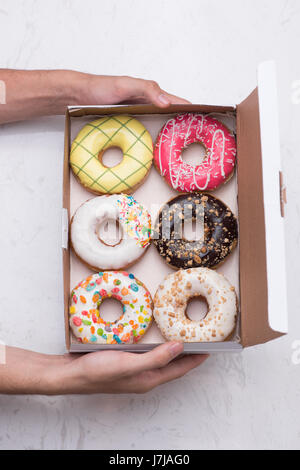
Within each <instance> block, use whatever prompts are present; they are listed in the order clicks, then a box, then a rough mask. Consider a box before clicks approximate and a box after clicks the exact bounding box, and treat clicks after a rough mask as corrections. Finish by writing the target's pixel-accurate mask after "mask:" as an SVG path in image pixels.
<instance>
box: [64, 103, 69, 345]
mask: <svg viewBox="0 0 300 470" xmlns="http://www.w3.org/2000/svg"><path fill="white" fill-rule="evenodd" d="M69 151H70V116H69V113H68V111H67V112H66V120H65V142H64V164H63V208H64V209H66V210H67V212H68V216H69V217H70V169H69ZM63 280H64V314H65V332H66V346H67V349H69V348H70V335H69V318H68V316H69V294H70V251H69V249H68V247H67V248H63Z"/></svg>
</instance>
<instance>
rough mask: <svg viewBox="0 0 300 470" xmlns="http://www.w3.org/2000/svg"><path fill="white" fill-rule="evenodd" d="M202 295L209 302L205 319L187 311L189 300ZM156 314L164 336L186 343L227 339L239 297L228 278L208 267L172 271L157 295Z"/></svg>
mask: <svg viewBox="0 0 300 470" xmlns="http://www.w3.org/2000/svg"><path fill="white" fill-rule="evenodd" d="M197 296H202V297H204V298H205V299H206V301H207V304H208V312H207V314H206V316H205V318H204V319H203V320H200V321H193V320H190V319H189V318H188V317H187V316H186V315H185V310H186V307H187V302H188V300H189V299H191V298H192V297H197ZM153 313H154V318H155V320H156V323H157V324H158V326H159V328H160V330H161V332H162V334H163V335H164V337H165V338H166V339H167V340H169V341H171V340H181V341H184V342H187V343H194V342H195V343H196V342H209V341H210V342H217V341H224V340H225V339H226V338H227V337H228V336H229V335H230V333H232V331H233V329H234V326H235V319H236V315H237V300H236V293H235V289H234V287H233V286H231V284H230V283H229V281H228V280H227V279H226V278H225V277H224V276H222V275H221V274H219V273H217V272H216V271H214V270H212V269H208V268H192V269H187V270H180V271H177V272H176V273H172V274H169V275H168V276H167V277H166V279H165V280H164V282H163V283H162V284H161V285H160V286H159V288H158V290H157V291H156V294H155V297H154V312H153Z"/></svg>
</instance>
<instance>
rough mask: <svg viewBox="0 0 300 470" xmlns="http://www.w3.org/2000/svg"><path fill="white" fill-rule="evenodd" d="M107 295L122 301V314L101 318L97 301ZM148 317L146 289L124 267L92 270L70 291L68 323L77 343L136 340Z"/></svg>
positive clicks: (150, 312) (140, 334)
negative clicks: (116, 269) (113, 319)
mask: <svg viewBox="0 0 300 470" xmlns="http://www.w3.org/2000/svg"><path fill="white" fill-rule="evenodd" d="M109 297H113V298H115V299H117V300H119V301H120V302H121V303H122V304H123V314H122V315H121V317H120V318H119V319H118V320H116V321H115V322H109V321H105V320H103V319H102V318H101V302H102V301H103V300H104V299H105V298H109ZM151 321H152V299H151V295H150V292H149V291H148V290H147V289H146V287H145V286H144V284H143V283H142V282H140V281H139V280H138V279H136V277H135V276H134V275H133V274H129V273H127V272H125V271H123V272H120V271H119V272H110V271H106V272H100V273H98V274H93V275H92V276H89V277H87V278H86V279H84V280H83V281H82V282H80V283H79V284H78V285H77V286H76V287H75V288H74V289H73V291H72V292H71V300H70V326H71V329H72V331H73V333H74V335H75V336H76V338H77V339H78V340H79V341H80V342H81V343H92V344H121V343H128V344H132V343H137V342H138V341H139V339H140V338H141V337H142V336H143V335H144V334H145V333H146V331H147V329H148V328H149V326H150V325H151Z"/></svg>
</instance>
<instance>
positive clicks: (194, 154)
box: [181, 142, 207, 166]
mask: <svg viewBox="0 0 300 470" xmlns="http://www.w3.org/2000/svg"><path fill="white" fill-rule="evenodd" d="M181 158H182V160H183V161H184V162H185V163H187V164H188V165H192V166H198V165H201V163H203V162H204V161H205V160H206V158H207V149H206V147H205V145H204V144H203V143H202V142H194V143H193V144H190V145H188V146H187V147H185V148H184V149H183V150H182V152H181Z"/></svg>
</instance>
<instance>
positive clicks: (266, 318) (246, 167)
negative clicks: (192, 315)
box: [62, 62, 287, 353]
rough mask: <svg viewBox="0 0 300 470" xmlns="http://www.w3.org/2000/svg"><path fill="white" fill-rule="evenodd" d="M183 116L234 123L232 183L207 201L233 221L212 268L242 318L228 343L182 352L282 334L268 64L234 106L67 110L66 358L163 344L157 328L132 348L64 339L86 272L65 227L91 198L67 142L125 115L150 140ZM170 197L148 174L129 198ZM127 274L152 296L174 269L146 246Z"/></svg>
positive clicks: (281, 192) (275, 146)
mask: <svg viewBox="0 0 300 470" xmlns="http://www.w3.org/2000/svg"><path fill="white" fill-rule="evenodd" d="M181 112H198V113H211V114H213V115H216V117H217V118H219V119H220V120H223V121H224V122H226V120H228V119H231V120H232V124H233V126H235V124H236V138H237V169H236V173H235V177H234V178H232V180H231V181H230V182H228V183H227V184H226V185H223V187H222V188H220V189H218V190H217V191H213V192H212V194H213V195H215V196H216V197H219V198H220V199H222V200H223V201H224V202H225V203H227V204H228V205H229V207H230V208H231V209H232V211H233V212H234V213H235V214H236V215H237V216H238V220H239V246H238V248H237V249H236V250H235V252H234V253H233V254H231V255H230V256H229V257H228V259H227V260H226V261H225V263H224V264H223V265H222V267H221V268H220V269H217V271H219V272H222V273H223V274H224V275H226V277H227V278H228V279H229V280H230V281H231V282H232V283H233V285H235V287H236V290H237V294H238V297H239V302H240V313H239V317H238V322H237V327H236V331H235V332H234V335H233V336H232V338H231V339H230V340H227V341H224V342H220V343H185V352H186V353H204V352H209V353H212V352H225V351H241V350H242V349H243V348H244V347H248V346H252V345H256V344H261V343H265V342H267V341H270V340H273V339H275V338H278V337H280V336H282V335H283V334H285V333H287V298H286V275H285V251H284V250H285V247H284V223H283V220H284V219H283V216H284V202H285V188H284V186H283V176H282V172H281V166H280V143H279V127H278V110H277V90H276V75H275V64H274V63H273V62H266V63H264V64H262V65H261V66H260V67H259V70H258V87H257V88H256V89H255V90H254V91H253V92H252V93H251V95H250V96H249V97H248V98H246V99H245V100H244V101H243V102H242V103H240V104H238V105H236V106H214V105H172V106H171V107H169V108H167V109H159V108H156V107H154V106H152V105H128V106H127V105H116V106H76V107H74V106H70V107H69V108H68V110H67V112H66V118H65V147H64V177H63V232H62V233H63V240H62V247H63V273H64V312H65V329H66V345H67V349H68V350H69V351H71V352H75V351H81V352H82V351H94V350H99V349H108V348H109V349H119V350H120V349H123V350H126V351H135V352H144V351H148V350H149V349H151V348H153V347H155V346H156V345H157V344H159V343H160V342H162V341H164V339H163V337H162V336H161V334H160V332H159V330H158V328H157V326H156V325H153V326H152V327H151V328H150V331H149V332H147V334H146V335H145V337H144V338H142V340H141V341H140V342H139V343H137V344H134V345H127V344H125V345H92V344H81V343H79V342H77V341H76V339H75V338H74V337H73V335H72V334H71V332H70V328H69V295H70V291H71V289H72V288H73V287H74V285H75V284H76V283H77V282H78V281H80V280H82V279H84V278H85V277H86V276H87V275H89V274H90V271H89V270H88V269H87V268H86V267H85V266H83V264H82V263H80V261H79V260H77V259H76V257H75V255H74V254H73V253H70V248H69V240H68V238H69V234H68V228H69V221H70V218H71V216H72V214H73V213H74V211H75V210H76V208H77V207H78V206H79V205H80V204H81V203H82V202H84V201H86V200H88V199H90V198H91V197H94V196H93V195H92V194H91V193H89V192H88V191H86V190H85V189H84V188H83V187H82V186H81V185H80V184H79V183H78V182H77V181H76V180H75V178H74V176H73V174H72V172H71V170H70V167H69V152H70V143H71V140H72V139H73V138H74V137H75V136H76V134H77V132H78V130H79V129H80V128H81V127H82V126H83V125H84V124H85V123H86V122H88V121H91V120H93V119H96V118H97V117H100V116H104V115H113V114H126V115H134V116H136V117H138V119H140V120H141V121H142V122H143V123H144V125H145V126H146V127H147V129H148V130H149V131H150V132H151V133H152V137H153V140H154V141H155V138H156V136H157V133H158V131H159V129H160V127H161V126H162V125H163V123H164V122H165V121H166V120H167V119H169V117H170V115H174V114H177V113H181ZM226 123H227V122H226ZM154 188H155V191H153V189H154ZM176 194H178V193H176V191H173V190H172V189H171V188H169V187H168V185H167V184H166V182H165V181H164V179H163V178H162V177H161V176H160V175H159V174H158V172H157V171H156V169H155V168H154V167H152V168H151V170H150V176H149V177H148V178H147V180H146V181H145V183H144V184H143V185H142V186H141V187H140V188H139V189H138V190H137V191H136V192H135V193H134V197H136V199H137V200H138V201H139V202H141V203H143V204H144V205H145V206H146V207H147V206H148V207H149V204H150V203H153V202H157V203H159V204H158V206H159V205H161V204H163V203H164V202H165V201H167V200H168V199H169V198H170V197H172V196H175V195H176ZM155 198H158V199H155ZM151 250H152V251H151ZM131 271H132V272H133V273H134V274H136V276H137V277H138V278H140V279H141V281H143V282H144V283H145V284H146V285H147V286H148V287H149V289H150V291H151V294H152V295H154V293H155V290H156V289H155V282H156V281H157V282H156V283H157V285H158V284H159V283H160V282H161V281H162V279H163V278H164V276H165V274H167V273H168V272H172V269H171V268H169V267H167V265H166V264H165V263H164V261H163V260H162V259H161V258H160V257H159V255H158V253H157V252H156V250H155V248H154V247H150V249H149V250H148V252H147V253H146V254H145V256H143V257H142V259H141V260H140V261H138V263H137V264H136V265H133V266H132V268H131ZM140 273H142V275H141V274H140ZM150 277H151V279H150ZM149 282H150V283H151V286H149ZM151 287H152V288H151Z"/></svg>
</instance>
